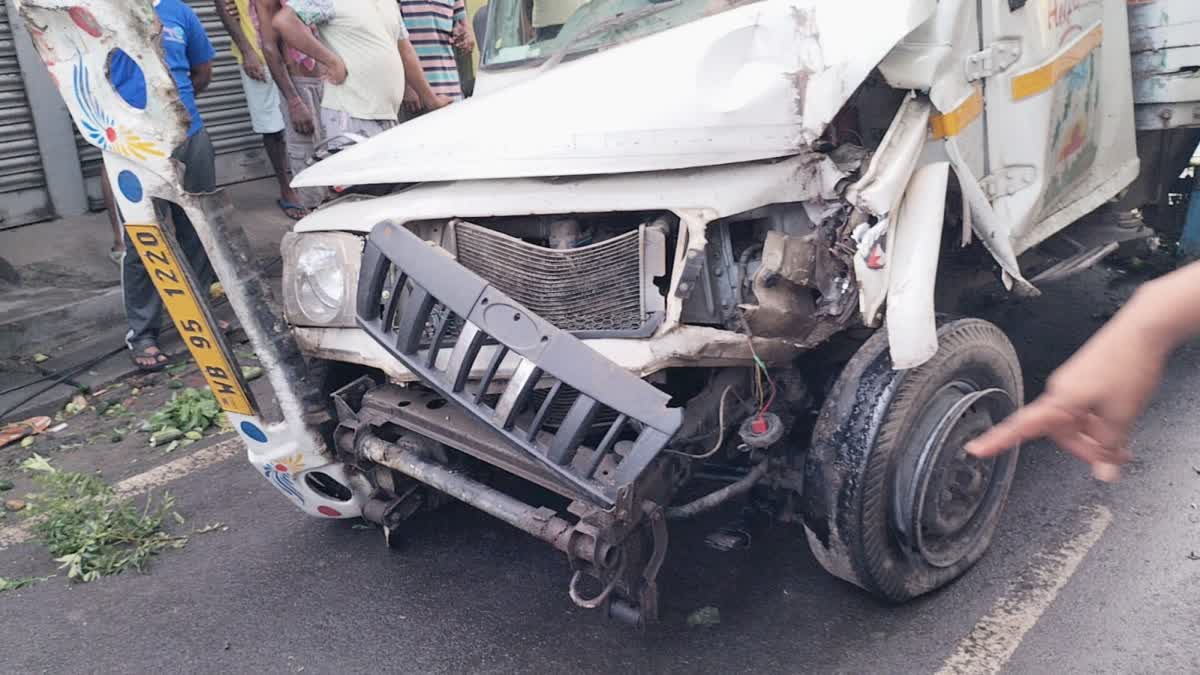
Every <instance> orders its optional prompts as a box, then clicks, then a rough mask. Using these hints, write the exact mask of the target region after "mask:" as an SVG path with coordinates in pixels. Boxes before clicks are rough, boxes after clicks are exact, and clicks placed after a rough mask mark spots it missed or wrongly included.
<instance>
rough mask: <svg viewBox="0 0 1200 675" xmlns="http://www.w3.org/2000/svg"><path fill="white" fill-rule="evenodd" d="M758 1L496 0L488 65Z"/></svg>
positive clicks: (589, 45) (535, 59)
mask: <svg viewBox="0 0 1200 675" xmlns="http://www.w3.org/2000/svg"><path fill="white" fill-rule="evenodd" d="M750 1H753V0H716V2H714V1H713V0H657V1H655V0H490V2H489V7H488V14H489V16H488V27H487V31H486V35H485V37H484V41H485V44H484V45H483V67H484V68H485V69H486V68H495V67H506V66H516V65H531V64H534V63H540V62H543V61H545V60H547V59H549V58H551V57H554V56H558V55H559V53H560V52H562V53H564V54H573V53H577V52H585V51H591V50H595V49H599V48H602V47H605V46H609V45H612V44H616V43H619V42H625V41H627V40H631V39H633V38H637V37H642V36H644V35H649V34H651V33H657V32H659V31H662V30H666V29H667V28H673V27H675V26H679V25H682V24H685V23H688V22H690V21H694V20H696V19H698V18H700V17H702V16H705V15H708V14H714V13H716V12H719V11H723V10H726V9H731V8H733V7H736V6H738V5H742V4H746V3H747V2H750Z"/></svg>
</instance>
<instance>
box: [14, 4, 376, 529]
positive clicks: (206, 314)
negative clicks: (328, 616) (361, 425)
mask: <svg viewBox="0 0 1200 675" xmlns="http://www.w3.org/2000/svg"><path fill="white" fill-rule="evenodd" d="M17 7H18V11H19V13H20V16H21V18H22V19H23V20H24V21H25V23H26V26H27V28H28V30H29V33H30V35H31V36H32V37H33V40H34V43H35V45H36V46H37V50H38V54H39V55H40V56H41V58H42V60H43V61H44V62H45V64H46V67H47V69H48V70H49V73H50V76H51V79H52V80H53V81H54V82H55V84H56V86H57V87H58V90H59V93H60V94H61V95H62V97H63V101H64V103H65V104H66V106H67V108H68V110H69V111H70V112H71V116H72V118H73V119H74V120H75V124H76V126H77V127H78V129H79V131H80V134H81V135H82V136H83V138H84V139H86V140H87V141H88V142H89V143H91V144H92V145H95V146H96V147H98V148H100V150H101V151H103V153H104V162H105V165H106V167H107V170H108V171H107V173H108V175H109V179H110V181H111V186H112V192H113V194H114V197H115V199H116V200H117V205H118V207H119V208H120V211H121V214H122V216H123V217H124V218H125V220H126V222H127V224H128V226H129V227H130V232H131V234H133V233H134V228H135V226H137V225H142V226H144V227H143V228H142V229H139V230H137V231H138V232H139V233H140V235H146V234H149V235H150V236H155V235H154V233H155V232H158V231H161V230H159V229H158V228H159V227H160V225H159V223H158V214H157V213H156V210H155V208H154V205H153V202H154V200H155V199H163V200H166V201H170V202H174V203H176V204H179V205H180V206H182V207H183V208H184V210H185V211H186V213H187V214H188V217H189V219H190V220H191V222H192V225H193V226H194V227H195V230H196V233H197V235H198V237H199V239H200V241H201V243H202V244H203V246H204V248H205V250H206V252H207V253H208V257H209V260H210V261H211V263H212V267H213V269H214V271H215V272H216V274H217V277H218V279H219V280H220V281H221V282H222V283H223V286H224V288H225V295H226V297H227V298H228V300H229V303H230V305H231V306H232V307H233V309H234V312H235V314H236V315H237V317H238V319H239V322H240V323H241V325H242V327H243V328H244V329H245V331H246V333H247V335H248V337H249V338H250V341H251V343H252V345H253V346H254V349H255V352H256V355H257V357H258V358H259V359H260V361H261V363H262V365H263V367H264V370H265V372H266V374H267V376H268V378H269V381H270V383H271V385H272V387H273V388H274V394H275V396H274V399H275V402H276V403H277V405H278V409H279V414H276V413H275V411H274V409H269V410H266V409H257V410H256V409H254V407H253V406H250V405H245V404H243V403H241V402H243V401H248V400H249V397H248V396H233V395H230V396H229V397H227V398H228V401H226V400H225V399H223V398H222V397H221V393H222V392H223V391H224V389H223V385H224V386H227V387H235V388H236V386H241V387H242V388H243V389H244V388H245V383H244V382H241V378H240V376H239V373H238V372H237V371H236V369H237V365H236V359H234V358H233V356H232V353H231V351H230V350H229V348H228V345H227V343H225V340H224V337H223V336H222V335H221V334H220V332H219V331H216V330H214V329H213V328H212V326H213V325H215V322H214V321H213V318H212V316H211V312H210V311H209V310H208V309H207V307H206V304H205V302H204V298H206V297H207V295H208V294H207V292H206V291H207V289H197V288H196V287H195V282H194V281H193V280H191V279H190V278H189V275H188V274H186V273H185V274H183V278H184V280H185V281H184V284H185V285H186V288H174V289H166V288H165V287H160V289H159V290H160V293H162V294H163V295H164V299H165V300H167V301H170V300H171V299H172V297H173V294H172V293H169V292H168V291H171V290H173V291H175V292H177V293H182V294H185V295H187V294H190V295H191V296H193V297H194V298H196V300H197V302H196V307H198V309H192V310H191V311H190V312H189V316H186V317H185V316H180V315H174V316H172V319H173V320H174V321H175V323H176V326H177V327H178V328H179V329H180V334H181V335H184V336H185V337H187V339H186V340H185V344H187V346H188V348H189V349H190V350H191V351H192V353H193V355H194V356H195V358H196V359H197V361H198V362H200V363H202V364H204V363H206V362H207V363H209V365H207V366H205V367H204V369H203V371H202V372H203V373H204V375H205V376H206V378H207V379H208V381H209V384H210V386H211V387H212V388H213V390H214V393H217V395H218V402H221V404H222V406H223V407H225V408H226V413H227V414H228V416H229V418H230V420H231V422H232V423H233V424H234V428H235V429H236V430H237V432H238V433H239V435H240V436H241V437H242V439H243V441H244V442H245V444H246V446H247V449H248V454H249V456H250V459H251V461H252V462H253V463H254V464H255V467H256V470H259V471H262V472H263V475H264V477H265V478H266V479H267V480H268V481H270V482H271V484H272V485H273V486H275V487H276V488H277V489H279V490H280V491H281V492H283V493H284V494H285V495H287V496H288V497H289V498H290V499H291V500H292V501H293V502H294V503H296V504H297V506H299V507H300V508H302V509H303V510H305V511H306V512H308V513H310V514H311V515H315V516H324V517H354V516H356V515H357V514H358V512H359V510H360V508H361V504H362V502H363V498H364V495H363V494H362V493H361V492H357V493H356V492H355V491H354V490H353V489H351V488H361V487H362V484H361V483H360V482H358V481H357V479H354V478H353V477H351V476H348V475H347V474H346V471H345V470H344V468H342V467H341V466H337V465H332V464H331V463H330V458H329V457H328V456H327V454H326V448H325V447H324V444H323V442H322V440H321V438H320V435H319V433H318V432H317V429H316V425H318V424H320V423H321V422H324V421H326V419H327V418H328V411H327V410H326V408H325V405H324V401H323V400H322V399H321V397H320V393H319V392H318V391H317V389H316V387H315V385H314V383H313V382H312V381H311V379H310V378H309V377H308V372H307V368H306V366H305V363H304V360H303V357H302V356H301V354H300V351H299V347H298V346H297V345H296V342H295V340H294V339H293V338H292V336H291V334H290V332H289V331H288V329H287V327H286V325H285V324H284V323H283V321H282V317H281V314H280V313H279V311H278V309H277V306H276V305H275V303H274V300H273V298H272V294H271V290H270V288H269V286H268V285H267V284H266V283H265V282H264V281H263V279H261V278H260V276H259V270H260V265H259V264H258V261H257V260H252V259H251V256H252V253H251V248H250V246H249V242H248V240H247V238H246V235H245V232H244V231H243V230H242V228H241V227H240V226H238V225H237V224H236V223H235V222H234V221H233V220H232V218H231V217H230V212H231V207H230V205H229V203H228V201H227V200H226V199H224V198H223V197H222V196H221V194H220V193H216V194H212V195H194V194H189V193H186V192H184V190H183V188H182V184H183V180H182V179H183V167H182V165H181V164H180V163H179V162H177V161H176V160H174V159H172V158H171V153H172V151H173V150H174V149H175V148H176V147H177V146H178V145H179V144H181V143H182V142H183V141H184V140H185V139H186V138H187V130H188V126H189V122H190V117H189V115H188V113H187V111H186V109H185V108H184V106H183V104H182V102H181V101H180V99H179V94H178V91H177V89H176V86H175V81H174V78H173V77H172V76H171V73H170V71H169V70H168V68H167V66H166V64H165V62H164V59H163V55H162V51H161V46H160V41H161V35H160V34H161V32H162V26H161V24H160V23H159V21H158V18H157V16H156V15H155V12H154V7H153V5H152V4H151V3H150V2H149V0H142V1H140V2H138V1H123V2H118V1H117V0H87V1H86V2H83V3H79V2H76V1H71V0H18V2H17ZM118 49H119V50H121V51H122V52H123V53H124V54H125V55H127V56H128V57H129V58H130V59H131V60H132V61H133V63H134V64H135V65H136V68H137V69H138V70H140V73H141V76H142V78H143V79H144V81H145V87H146V100H145V104H144V108H143V109H137V108H135V107H134V102H126V101H125V100H124V99H123V98H122V97H121V95H120V94H119V93H118V92H117V90H116V88H115V87H114V86H113V84H112V82H111V81H109V75H108V73H109V61H110V59H111V58H112V56H113V54H114V53H115V52H116V50H118ZM140 235H139V236H140ZM137 243H138V242H137V241H135V245H136V244H137ZM141 243H143V244H145V242H144V241H142V242H141ZM147 246H148V245H147ZM147 246H143V249H142V250H141V251H140V253H141V254H142V258H143V260H144V261H146V262H147V268H148V269H150V268H153V267H154V265H155V261H156V260H157V258H155V257H154V255H152V254H153V253H154V251H153V250H151V249H150V248H148V247H147ZM160 271H161V270H160ZM164 273H167V274H169V272H164ZM159 281H162V279H161V278H159ZM166 304H167V305H168V306H170V305H171V303H170V302H167V303H166ZM177 309H179V308H178V307H177ZM176 313H177V314H178V312H176ZM206 324H208V325H206ZM214 345H216V347H217V348H218V349H219V350H220V351H221V352H223V353H224V354H225V357H226V358H225V359H224V360H223V361H220V364H221V365H219V366H214V365H211V364H212V363H214V361H211V360H209V361H206V358H208V356H211V353H212V352H213V349H214ZM206 355H207V356H206ZM227 369H234V371H235V372H233V373H228V372H225V371H226V370H227ZM316 468H321V469H322V470H323V473H324V474H325V475H327V476H330V477H332V479H334V480H337V481H339V482H340V483H341V484H342V485H343V486H351V487H348V488H347V490H349V491H350V492H351V493H352V496H351V497H350V498H349V499H346V500H341V499H337V500H335V499H332V498H330V497H329V496H328V495H322V494H321V493H318V492H317V491H315V490H313V489H312V487H311V486H309V485H307V484H306V482H305V480H304V478H303V476H302V475H301V473H302V472H304V471H310V470H313V469H316Z"/></svg>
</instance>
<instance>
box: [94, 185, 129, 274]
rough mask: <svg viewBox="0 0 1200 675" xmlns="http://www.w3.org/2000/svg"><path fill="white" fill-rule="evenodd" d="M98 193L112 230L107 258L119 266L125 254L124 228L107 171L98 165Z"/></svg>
mask: <svg viewBox="0 0 1200 675" xmlns="http://www.w3.org/2000/svg"><path fill="white" fill-rule="evenodd" d="M100 191H101V192H102V193H103V194H104V210H105V211H106V212H107V214H108V225H109V227H111V228H112V235H113V243H112V247H111V248H109V249H108V257H109V258H112V261H113V262H115V263H117V264H118V265H120V264H121V256H122V255H124V254H125V237H124V236H123V235H124V232H125V228H124V227H123V226H122V225H121V212H120V211H119V210H118V209H117V199H116V198H115V197H113V193H112V185H111V184H110V183H109V182H108V169H107V168H106V167H105V166H104V163H103V162H101V163H100Z"/></svg>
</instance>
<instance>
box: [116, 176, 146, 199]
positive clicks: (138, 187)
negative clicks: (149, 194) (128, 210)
mask: <svg viewBox="0 0 1200 675" xmlns="http://www.w3.org/2000/svg"><path fill="white" fill-rule="evenodd" d="M117 187H119V188H121V194H123V195H125V199H128V200H129V201H131V202H133V203H134V204H136V203H138V202H140V201H142V181H140V180H138V177H137V176H135V175H134V173H133V172H132V171H130V170H128V169H125V170H124V171H122V172H121V173H119V174H117Z"/></svg>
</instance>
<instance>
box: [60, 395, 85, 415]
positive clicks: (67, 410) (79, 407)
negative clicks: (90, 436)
mask: <svg viewBox="0 0 1200 675" xmlns="http://www.w3.org/2000/svg"><path fill="white" fill-rule="evenodd" d="M89 405H90V403H88V398H87V396H84V395H83V394H75V396H73V397H72V398H71V402H70V403H68V404H67V405H66V407H64V408H63V411H62V416H63V417H64V418H66V417H74V416H75V415H78V414H79V413H81V412H83V411H84V410H87V409H88V406H89Z"/></svg>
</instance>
